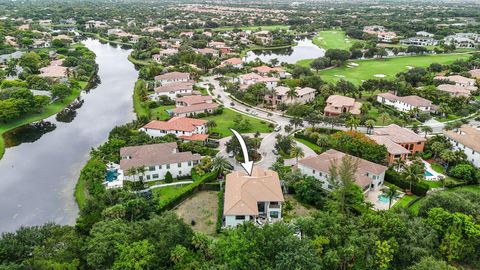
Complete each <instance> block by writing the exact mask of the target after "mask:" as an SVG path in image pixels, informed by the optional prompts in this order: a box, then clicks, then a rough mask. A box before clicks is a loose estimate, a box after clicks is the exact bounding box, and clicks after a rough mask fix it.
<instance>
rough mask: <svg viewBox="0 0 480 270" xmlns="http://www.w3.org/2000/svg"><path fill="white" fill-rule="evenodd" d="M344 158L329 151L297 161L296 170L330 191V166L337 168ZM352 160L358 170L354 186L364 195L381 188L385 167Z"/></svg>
mask: <svg viewBox="0 0 480 270" xmlns="http://www.w3.org/2000/svg"><path fill="white" fill-rule="evenodd" d="M345 156H347V154H345V153H343V152H340V151H337V150H334V149H330V150H327V151H325V152H323V153H322V154H320V155H318V156H312V157H307V158H304V159H301V160H299V161H298V169H299V170H300V171H301V172H302V173H303V174H306V175H308V176H313V177H315V178H316V179H318V180H320V182H321V183H322V188H323V189H325V190H332V188H333V186H332V185H331V184H330V182H329V173H330V167H331V166H332V164H334V165H336V166H339V165H340V164H341V162H342V159H343V157H345ZM354 158H355V159H356V160H357V161H358V168H357V170H356V172H355V184H357V185H358V186H359V187H360V188H361V189H362V190H363V192H364V193H365V194H367V193H368V192H369V191H370V190H377V189H378V188H379V187H381V186H382V185H383V183H384V178H385V171H387V167H385V166H383V165H380V164H376V163H373V162H370V161H368V160H365V159H361V158H357V157H354Z"/></svg>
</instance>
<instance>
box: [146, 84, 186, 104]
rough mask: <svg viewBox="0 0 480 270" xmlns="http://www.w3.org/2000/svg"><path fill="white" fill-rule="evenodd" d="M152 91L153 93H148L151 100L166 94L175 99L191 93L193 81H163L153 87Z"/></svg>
mask: <svg viewBox="0 0 480 270" xmlns="http://www.w3.org/2000/svg"><path fill="white" fill-rule="evenodd" d="M154 91H155V93H154V94H152V95H150V98H151V99H152V100H158V99H159V98H160V96H168V97H169V98H170V99H173V100H175V99H176V98H177V97H179V96H185V95H191V94H192V93H193V82H191V81H187V82H174V83H164V84H162V85H161V86H159V87H155V89H154Z"/></svg>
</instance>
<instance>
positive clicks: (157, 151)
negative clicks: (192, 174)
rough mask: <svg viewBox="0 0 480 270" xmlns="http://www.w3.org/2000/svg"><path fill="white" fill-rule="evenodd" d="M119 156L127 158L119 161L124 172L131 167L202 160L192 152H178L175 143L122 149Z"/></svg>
mask: <svg viewBox="0 0 480 270" xmlns="http://www.w3.org/2000/svg"><path fill="white" fill-rule="evenodd" d="M120 156H121V157H127V156H128V157H129V159H121V160H120V168H121V169H122V170H124V171H125V172H126V171H127V170H128V169H130V168H132V167H141V166H144V167H147V166H153V165H164V164H174V163H179V162H186V161H194V160H200V159H201V158H202V157H201V156H200V155H199V154H192V152H178V150H177V143H175V142H173V143H160V144H149V145H141V146H129V147H122V148H121V149H120Z"/></svg>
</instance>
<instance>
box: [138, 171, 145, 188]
mask: <svg viewBox="0 0 480 270" xmlns="http://www.w3.org/2000/svg"><path fill="white" fill-rule="evenodd" d="M137 174H138V175H140V176H142V178H141V179H140V178H139V179H140V185H142V186H143V177H144V176H145V167H143V166H140V167H138V168H137Z"/></svg>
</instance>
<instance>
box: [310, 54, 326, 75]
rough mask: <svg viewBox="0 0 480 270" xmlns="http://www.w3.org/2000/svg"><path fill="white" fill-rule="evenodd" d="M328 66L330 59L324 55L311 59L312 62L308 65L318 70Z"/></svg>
mask: <svg viewBox="0 0 480 270" xmlns="http://www.w3.org/2000/svg"><path fill="white" fill-rule="evenodd" d="M329 66H330V59H328V58H325V57H319V58H317V59H315V60H313V62H312V63H311V64H310V67H311V68H313V69H315V71H317V73H318V71H319V70H320V69H324V68H326V67H329Z"/></svg>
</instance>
